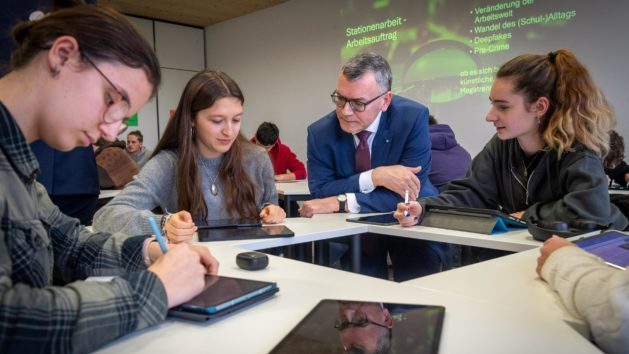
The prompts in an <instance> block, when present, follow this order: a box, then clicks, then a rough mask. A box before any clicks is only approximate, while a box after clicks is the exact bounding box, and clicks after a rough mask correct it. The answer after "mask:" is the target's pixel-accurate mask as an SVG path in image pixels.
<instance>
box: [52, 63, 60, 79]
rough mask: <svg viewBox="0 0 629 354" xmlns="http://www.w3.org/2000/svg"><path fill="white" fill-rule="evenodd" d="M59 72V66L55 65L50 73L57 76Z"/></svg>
mask: <svg viewBox="0 0 629 354" xmlns="http://www.w3.org/2000/svg"><path fill="white" fill-rule="evenodd" d="M57 74H59V68H58V67H57V66H56V65H55V66H53V67H52V68H50V75H51V76H53V77H55V76H57Z"/></svg>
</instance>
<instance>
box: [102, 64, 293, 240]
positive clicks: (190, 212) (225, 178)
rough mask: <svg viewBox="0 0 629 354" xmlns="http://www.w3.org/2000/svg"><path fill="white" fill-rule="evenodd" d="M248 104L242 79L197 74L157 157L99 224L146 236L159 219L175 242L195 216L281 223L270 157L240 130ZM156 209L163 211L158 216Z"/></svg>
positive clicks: (190, 230)
mask: <svg viewBox="0 0 629 354" xmlns="http://www.w3.org/2000/svg"><path fill="white" fill-rule="evenodd" d="M244 101H245V99H244V96H243V94H242V92H241V91H240V88H239V87H238V84H236V82H235V81H234V80H232V79H231V78H230V77H229V76H228V75H227V74H225V73H223V72H220V71H215V70H206V71H202V72H200V73H198V74H196V75H195V76H194V77H192V79H190V81H189V82H188V84H187V85H186V87H185V89H184V91H183V94H182V95H181V99H180V101H179V105H178V106H177V110H176V112H175V115H174V117H173V118H172V119H171V120H170V121H169V123H168V126H167V127H166V131H165V132H164V135H163V136H162V138H161V139H160V140H159V142H158V143H157V147H156V148H155V152H154V153H153V157H152V158H151V159H150V160H149V161H148V162H147V164H146V165H144V168H142V170H141V171H140V173H139V174H138V176H137V177H136V178H134V180H133V181H132V182H131V183H129V184H128V185H127V186H126V187H125V189H124V190H123V191H122V192H120V194H118V195H117V196H116V197H115V198H114V199H113V200H112V201H111V202H109V203H108V204H107V205H105V206H104V207H103V208H101V209H100V210H99V211H98V212H97V213H96V215H95V216H94V225H93V227H94V229H95V230H105V231H122V232H125V233H129V234H138V233H147V232H150V226H149V225H148V223H147V222H146V220H147V218H148V217H155V216H157V217H159V219H160V220H161V226H162V228H163V229H164V231H165V233H166V235H167V237H168V238H169V239H170V240H171V241H172V242H175V243H177V242H184V241H190V240H191V239H192V236H193V234H194V232H195V231H196V225H195V223H194V221H193V220H217V219H234V218H240V219H258V218H259V219H262V221H263V222H265V223H280V222H282V221H284V218H285V217H286V213H285V212H284V210H283V209H282V208H280V207H279V206H277V191H276V190H275V182H274V179H273V166H272V165H271V161H270V160H269V158H268V157H267V154H266V151H265V150H264V149H262V148H260V147H258V146H257V145H255V144H252V143H250V142H249V141H247V139H246V138H245V137H244V136H243V135H242V134H241V133H240V123H241V120H242V119H243V103H244ZM156 207H160V208H161V210H162V211H164V212H166V214H163V215H162V214H155V213H153V212H152V210H154V209H155V208H156ZM168 212H175V213H174V214H168Z"/></svg>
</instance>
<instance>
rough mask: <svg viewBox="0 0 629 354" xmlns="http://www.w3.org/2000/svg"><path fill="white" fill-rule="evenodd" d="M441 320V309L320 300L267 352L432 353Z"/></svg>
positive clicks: (441, 324)
mask: <svg viewBox="0 0 629 354" xmlns="http://www.w3.org/2000/svg"><path fill="white" fill-rule="evenodd" d="M444 316H445V308H444V307H443V306H433V305H414V304H395V303H381V302H364V301H345V300H322V301H321V302H319V304H317V305H316V306H315V307H314V308H313V309H312V310H311V311H310V312H309V313H308V314H307V315H306V317H305V318H304V319H302V320H301V322H299V323H298V324H297V326H295V328H293V329H292V330H291V331H290V332H289V333H288V334H287V335H286V337H284V339H282V341H281V342H280V343H279V344H278V345H277V346H276V347H275V348H273V350H272V351H271V353H273V354H279V353H290V354H293V353H300V354H301V353H303V354H308V353H343V352H345V353H347V352H351V353H373V352H378V353H404V354H432V353H438V352H439V343H440V341H441V329H442V326H443V319H444ZM376 348H378V349H379V351H376V350H375V349H376Z"/></svg>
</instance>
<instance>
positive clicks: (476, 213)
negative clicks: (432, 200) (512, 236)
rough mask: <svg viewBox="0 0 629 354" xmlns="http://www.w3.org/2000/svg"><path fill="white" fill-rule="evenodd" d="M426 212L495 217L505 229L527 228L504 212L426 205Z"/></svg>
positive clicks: (521, 221) (520, 220) (524, 224)
mask: <svg viewBox="0 0 629 354" xmlns="http://www.w3.org/2000/svg"><path fill="white" fill-rule="evenodd" d="M426 211H427V212H433V213H444V214H451V215H453V216H457V215H462V216H478V217H485V218H494V217H497V218H499V219H501V220H502V221H503V222H504V223H505V225H506V226H507V227H527V224H526V221H524V220H522V219H520V218H516V217H515V216H512V215H509V214H507V213H505V212H502V211H499V210H494V209H482V208H468V207H455V206H444V205H434V204H427V205H426Z"/></svg>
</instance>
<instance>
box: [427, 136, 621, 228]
mask: <svg viewBox="0 0 629 354" xmlns="http://www.w3.org/2000/svg"><path fill="white" fill-rule="evenodd" d="M524 170H525V165H524V158H523V154H522V150H521V149H520V146H519V144H518V142H517V140H516V139H510V140H505V141H502V140H500V139H499V138H498V137H497V136H494V137H493V138H492V139H491V140H490V141H489V143H487V145H486V146H485V148H484V149H483V151H481V152H480V153H479V154H478V155H477V156H476V157H475V158H474V160H473V161H472V167H471V168H470V173H469V175H468V176H467V177H466V178H464V179H462V180H457V181H452V182H450V183H449V184H448V185H447V186H446V189H445V190H444V191H443V192H442V193H441V194H440V195H438V196H434V197H428V198H422V199H421V202H422V204H426V203H433V204H440V205H455V206H469V207H476V208H488V209H500V210H503V211H505V212H507V213H513V212H517V211H522V210H525V211H526V212H525V214H524V216H523V218H524V219H531V218H533V219H536V220H546V221H570V220H573V219H587V220H592V221H595V222H597V223H601V224H612V225H613V227H614V228H617V229H620V230H622V229H624V228H625V226H626V225H627V219H626V218H625V217H624V216H623V215H622V214H621V213H620V211H619V210H618V208H616V207H615V206H614V205H612V204H611V203H610V202H609V194H608V192H607V178H606V177H605V173H604V172H603V164H602V162H601V159H600V158H599V157H598V156H596V154H594V152H592V151H591V150H589V149H587V148H586V147H584V146H583V145H581V144H576V145H575V146H574V151H570V152H567V153H564V154H563V155H562V157H561V159H559V158H558V156H557V152H556V151H554V150H551V151H548V152H546V153H543V154H542V156H541V158H540V159H539V162H538V163H537V166H536V167H535V168H534V170H533V171H529V172H530V173H529V178H528V180H527V178H526V177H525V175H524Z"/></svg>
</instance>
